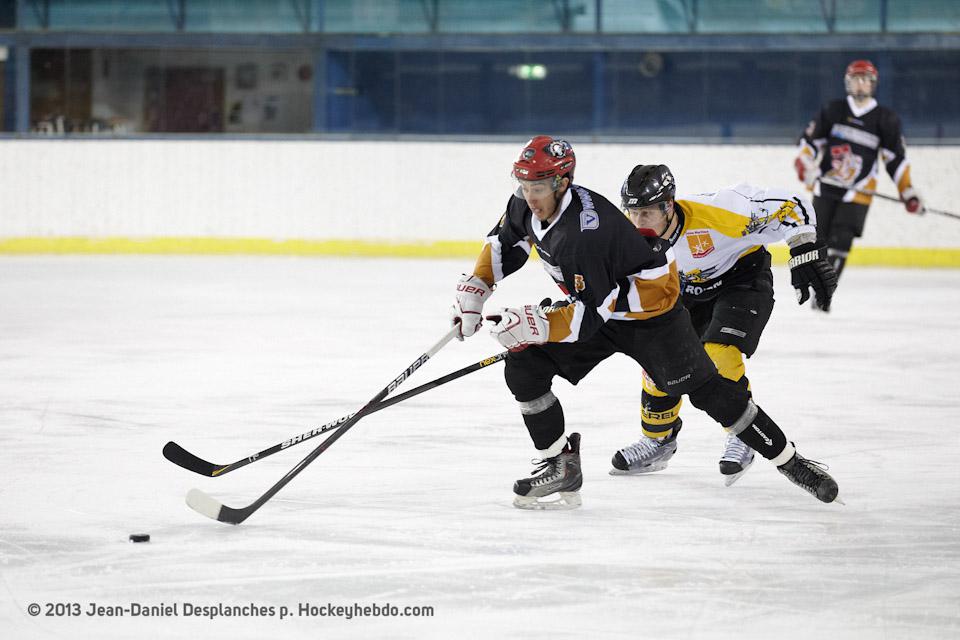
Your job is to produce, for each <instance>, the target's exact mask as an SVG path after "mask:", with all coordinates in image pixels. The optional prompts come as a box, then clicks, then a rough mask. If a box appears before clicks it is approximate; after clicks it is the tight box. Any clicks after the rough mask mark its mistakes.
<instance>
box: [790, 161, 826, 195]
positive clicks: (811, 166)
mask: <svg viewBox="0 0 960 640" xmlns="http://www.w3.org/2000/svg"><path fill="white" fill-rule="evenodd" d="M793 168H794V169H796V170H797V178H798V179H799V180H800V181H801V182H802V183H803V184H805V185H807V189H813V184H814V183H815V182H816V181H817V178H819V177H820V167H819V166H817V160H816V158H811V157H810V156H809V155H807V154H805V153H801V154H800V155H799V156H797V159H796V160H794V161H793Z"/></svg>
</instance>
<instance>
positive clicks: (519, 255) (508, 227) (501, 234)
mask: <svg viewBox="0 0 960 640" xmlns="http://www.w3.org/2000/svg"><path fill="white" fill-rule="evenodd" d="M525 209H526V207H525V204H524V203H523V201H522V200H520V199H519V198H517V197H515V196H510V200H508V201H507V207H506V212H505V213H504V214H503V215H502V216H501V217H500V221H499V222H497V224H496V226H494V227H493V229H491V230H490V233H488V234H487V238H486V241H485V242H484V244H483V249H482V250H481V251H480V256H479V257H478V258H477V262H476V264H475V265H474V268H473V274H474V275H475V276H477V277H478V278H480V279H481V280H483V281H484V282H486V283H487V284H495V283H497V282H499V281H501V280H503V279H504V278H506V277H507V276H508V275H510V274H511V273H513V272H514V271H516V270H518V269H519V268H520V267H522V266H523V265H524V264H526V262H527V258H529V257H530V248H531V246H532V243H531V242H530V239H529V238H528V237H527V234H526V232H525V230H524V227H523V214H524V210H525Z"/></svg>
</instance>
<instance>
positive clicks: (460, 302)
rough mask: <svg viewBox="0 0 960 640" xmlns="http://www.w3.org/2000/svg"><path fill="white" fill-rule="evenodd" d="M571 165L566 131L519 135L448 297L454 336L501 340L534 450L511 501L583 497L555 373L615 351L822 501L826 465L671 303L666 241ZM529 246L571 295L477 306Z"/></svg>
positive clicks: (827, 482) (827, 490) (832, 489)
mask: <svg viewBox="0 0 960 640" xmlns="http://www.w3.org/2000/svg"><path fill="white" fill-rule="evenodd" d="M575 168H576V158H575V156H574V153H573V149H572V148H571V147H570V145H569V144H568V143H567V142H565V141H563V140H558V139H554V138H551V137H549V136H537V137H535V138H533V139H531V140H530V141H529V142H527V143H526V144H525V145H524V147H523V149H522V150H521V152H520V156H519V157H518V158H517V160H516V161H515V162H514V163H513V177H514V179H515V180H516V184H517V189H516V191H515V193H514V195H513V196H511V197H510V199H509V200H508V201H507V204H506V208H505V211H504V213H503V214H502V215H501V218H500V221H499V222H498V223H497V225H496V226H495V227H494V228H493V230H492V231H491V232H490V234H489V235H488V236H487V238H486V242H485V243H484V246H483V249H482V250H481V253H480V256H479V257H478V259H477V262H476V265H475V266H474V269H473V272H472V273H471V274H470V275H464V276H463V277H462V278H461V279H460V281H459V282H458V283H457V294H456V300H455V302H454V305H453V307H452V309H451V321H452V322H453V324H454V326H459V327H460V334H461V337H464V336H471V335H473V334H474V333H476V331H477V329H478V328H479V327H480V325H481V323H482V322H483V320H487V321H488V322H490V323H491V327H490V333H491V335H492V336H493V337H494V338H495V339H496V340H498V341H499V342H500V343H501V344H502V345H504V346H506V347H507V348H508V349H510V350H511V353H510V354H509V356H508V357H507V359H506V362H505V365H506V366H505V370H504V376H505V378H506V383H507V387H508V388H509V389H510V391H511V392H512V393H513V396H514V398H515V399H516V401H517V402H518V404H519V408H520V413H521V415H522V417H523V421H524V423H525V425H526V427H527V430H528V432H529V434H530V437H531V439H532V440H533V445H534V447H535V448H536V449H537V452H538V455H539V459H540V463H539V466H538V467H537V469H536V471H535V474H534V475H533V476H531V477H529V478H523V479H521V480H517V481H516V483H514V488H513V491H514V494H515V495H514V505H515V506H517V507H519V508H522V509H563V508H575V507H577V506H579V505H580V494H579V490H580V487H581V485H582V483H583V475H582V473H581V469H580V435H579V434H578V433H571V434H570V435H569V437H568V436H567V435H566V424H565V421H564V416H563V409H562V407H561V405H560V401H559V400H558V399H557V397H556V396H555V395H554V394H553V391H552V385H553V378H554V377H556V376H560V377H562V378H564V379H566V380H567V381H569V382H570V383H571V384H577V383H578V382H579V381H580V380H581V379H583V378H584V377H585V376H586V375H587V374H588V373H589V372H590V371H591V370H592V369H593V368H594V367H595V366H596V365H597V364H599V363H600V362H602V361H603V360H605V359H606V358H608V357H609V356H611V355H613V354H614V353H623V354H626V355H627V356H629V357H631V358H632V359H634V360H635V361H636V362H637V363H638V364H640V366H641V367H643V369H644V371H646V373H647V375H649V376H650V378H651V379H652V380H653V381H654V382H655V383H656V385H657V386H658V387H659V388H661V389H664V390H665V392H666V393H668V394H670V395H682V394H688V395H689V396H690V401H691V403H692V404H693V405H694V406H695V407H698V408H700V409H703V410H704V411H706V412H707V413H708V414H709V415H710V416H711V417H712V418H713V419H714V420H716V421H717V422H719V423H720V424H721V425H723V426H725V427H727V428H728V429H729V430H731V431H732V432H733V433H735V434H737V436H738V437H739V438H740V439H741V440H743V442H745V443H746V444H747V445H749V446H750V447H752V448H753V449H754V450H756V451H757V452H759V453H760V454H761V455H762V456H763V457H765V458H768V459H770V460H771V461H772V462H773V463H774V464H775V465H776V466H777V467H778V468H779V469H780V471H781V472H782V473H783V474H784V475H786V476H787V477H788V478H789V479H790V480H791V481H792V482H794V483H795V484H798V485H799V486H801V487H803V488H804V489H805V490H806V491H807V492H809V493H811V494H812V495H814V496H815V497H816V498H818V499H819V500H821V501H823V502H833V501H834V500H835V499H836V497H837V483H836V482H835V481H834V480H833V478H831V477H830V476H829V475H828V474H827V473H826V472H825V471H824V470H823V468H822V467H820V466H818V465H816V464H814V463H812V462H811V461H809V460H806V459H805V458H803V457H801V456H800V455H799V454H797V452H796V450H795V448H794V446H793V443H791V442H789V441H788V440H787V438H786V436H784V434H783V432H782V431H781V430H780V427H778V426H777V424H776V423H775V422H774V421H773V420H772V419H771V418H770V417H769V416H768V415H767V414H766V413H764V411H763V410H762V409H760V408H759V407H757V406H756V405H755V404H754V403H753V401H752V400H751V399H750V395H749V393H748V392H747V389H746V388H745V387H744V386H741V385H738V384H737V383H735V382H733V381H731V380H728V379H726V378H724V377H722V376H721V375H720V374H719V373H717V369H716V367H715V366H714V364H713V362H712V361H711V360H710V358H709V356H708V355H707V353H706V351H704V349H703V346H702V345H701V344H700V340H699V337H698V336H697V334H696V332H695V331H694V329H693V325H692V324H691V323H690V314H689V312H687V310H686V309H685V308H684V307H683V305H681V304H677V302H678V300H679V295H680V281H679V277H678V273H677V264H676V261H675V259H674V253H673V250H672V249H671V248H670V245H669V243H666V242H664V241H661V240H659V239H648V238H645V237H644V236H643V235H641V234H640V233H639V232H637V230H636V229H635V228H634V226H633V225H632V224H631V223H630V222H629V221H628V220H627V218H626V217H625V216H624V215H623V214H622V213H621V212H620V210H619V209H618V208H617V207H616V206H614V205H613V204H612V203H610V202H609V201H608V200H607V199H606V198H604V197H603V196H601V195H600V194H598V193H596V192H594V191H591V190H590V189H587V188H585V187H582V186H580V185H577V184H575V183H574V182H573V176H574V170H575ZM533 247H536V249H537V253H538V254H539V256H540V259H541V261H542V264H543V268H544V269H545V270H546V272H547V274H548V275H549V276H550V277H551V278H552V279H553V280H554V282H555V283H556V284H557V286H558V287H559V288H560V290H561V291H562V292H563V294H564V295H565V296H566V302H567V303H568V304H566V305H563V306H561V305H552V306H550V307H541V306H540V305H536V304H530V305H525V306H522V307H508V308H500V309H496V310H495V311H493V312H492V313H490V312H488V314H487V315H486V316H484V315H483V307H484V304H485V303H486V301H487V299H488V298H489V297H490V295H491V293H492V292H493V288H494V286H495V285H496V283H497V282H499V281H501V280H503V279H504V278H505V277H507V276H509V275H510V274H511V273H513V272H515V271H517V270H518V269H520V267H522V266H523V265H524V264H525V263H526V261H527V258H528V257H529V255H530V251H531V249H532V248H533ZM639 378H640V374H639V372H638V381H639Z"/></svg>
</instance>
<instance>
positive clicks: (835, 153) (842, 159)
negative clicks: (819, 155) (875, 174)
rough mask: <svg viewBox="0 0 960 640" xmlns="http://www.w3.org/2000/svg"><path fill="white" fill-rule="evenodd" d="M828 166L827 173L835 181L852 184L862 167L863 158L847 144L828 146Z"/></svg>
mask: <svg viewBox="0 0 960 640" xmlns="http://www.w3.org/2000/svg"><path fill="white" fill-rule="evenodd" d="M830 166H831V167H832V168H831V169H830V171H829V172H828V175H829V176H830V177H831V178H832V179H833V180H835V181H837V182H840V183H842V184H845V185H852V184H853V183H854V182H855V181H856V179H857V176H859V175H860V171H861V170H862V169H863V158H861V157H860V156H858V155H857V154H855V153H854V152H853V149H851V148H850V145H849V144H842V145H838V146H835V147H830Z"/></svg>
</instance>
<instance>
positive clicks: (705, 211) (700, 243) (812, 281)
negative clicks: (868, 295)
mask: <svg viewBox="0 0 960 640" xmlns="http://www.w3.org/2000/svg"><path fill="white" fill-rule="evenodd" d="M675 194H676V182H675V180H674V177H673V173H671V171H670V168H669V167H667V166H666V165H662V164H647V165H642V164H641V165H637V166H636V167H634V168H633V170H632V171H631V172H630V174H629V175H628V176H627V178H626V180H624V181H623V186H622V187H621V189H620V200H621V207H622V209H623V212H624V213H625V214H626V215H627V217H628V218H629V219H630V221H631V222H632V223H633V224H634V225H636V226H637V228H638V229H639V230H640V232H641V233H643V234H644V235H647V236H650V237H657V238H663V239H665V240H666V241H667V242H669V243H670V246H671V247H673V251H674V254H675V256H676V261H677V266H678V268H679V271H680V294H681V298H682V300H683V303H684V306H685V307H686V308H687V309H688V310H689V311H690V315H691V318H692V319H693V326H694V328H695V329H696V331H697V334H698V335H699V336H700V340H701V341H702V342H703V345H704V348H705V349H706V352H707V354H708V355H709V356H710V359H711V360H713V362H714V364H716V366H717V370H718V371H719V372H720V375H722V376H723V377H724V378H727V379H729V380H731V381H733V382H734V383H736V384H737V385H739V386H741V387H742V388H744V389H747V390H749V388H750V386H749V385H750V383H749V381H748V380H747V376H746V369H745V367H744V363H743V357H744V356H747V357H748V358H749V357H750V356H752V355H753V354H754V352H755V351H756V349H757V346H758V344H759V343H760V334H761V333H763V329H764V327H766V326H767V321H768V320H769V319H770V314H771V312H772V311H773V303H774V301H773V272H772V271H771V269H770V253H769V252H767V250H766V245H767V244H770V243H773V242H780V241H785V242H786V243H787V245H788V246H789V247H790V254H791V256H793V257H792V258H791V261H790V266H791V282H792V284H793V286H794V287H796V289H797V294H798V295H797V300H798V301H799V302H800V303H801V304H803V303H804V302H806V301H807V299H808V298H809V296H810V291H809V290H810V288H812V289H813V295H814V297H815V298H816V300H817V301H818V303H819V304H820V305H822V306H829V303H830V296H831V295H832V294H833V290H834V289H835V288H836V286H837V278H836V274H834V272H833V267H831V266H830V264H829V263H828V262H827V259H826V252H825V251H824V249H823V247H821V246H818V245H817V228H816V214H815V212H814V210H813V205H811V204H810V200H809V199H807V198H806V197H805V196H801V195H799V194H796V193H791V192H790V191H787V190H785V189H777V188H760V187H755V186H751V185H749V184H738V185H734V186H731V187H727V188H724V189H719V190H717V191H714V192H713V193H702V194H696V195H691V196H688V197H682V198H680V199H675ZM681 403H682V398H681V397H680V396H677V395H670V394H667V393H664V392H663V391H661V390H660V389H659V388H657V385H656V384H655V383H654V381H653V380H651V379H650V378H649V376H644V379H643V392H642V410H641V419H642V427H643V433H642V435H641V436H640V439H639V440H638V441H636V442H634V443H632V444H630V445H628V446H626V447H623V448H622V449H620V450H619V451H617V453H616V454H614V456H613V461H612V462H613V470H611V472H610V473H611V474H613V475H636V474H644V473H651V472H654V471H660V470H661V469H664V468H666V466H667V462H668V461H669V460H670V458H672V457H673V455H674V454H675V453H676V451H677V434H678V433H679V431H680V427H681V420H680V405H681ZM753 453H754V452H753V450H752V449H751V448H750V447H749V446H747V445H746V444H745V443H744V442H743V441H742V440H740V438H738V437H736V436H735V435H733V434H732V433H731V434H727V440H726V443H725V445H724V450H723V454H722V456H721V458H720V473H722V474H723V475H724V477H725V481H726V485H727V486H730V485H732V484H733V483H734V482H736V480H737V479H738V478H739V477H740V476H741V475H742V474H743V473H744V472H745V471H746V470H747V469H748V468H749V467H750V464H751V463H752V462H753V458H754V455H753Z"/></svg>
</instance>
